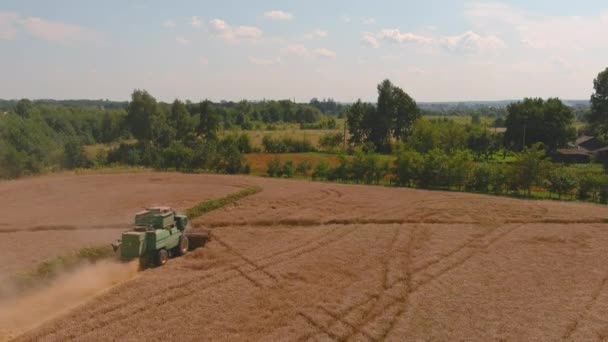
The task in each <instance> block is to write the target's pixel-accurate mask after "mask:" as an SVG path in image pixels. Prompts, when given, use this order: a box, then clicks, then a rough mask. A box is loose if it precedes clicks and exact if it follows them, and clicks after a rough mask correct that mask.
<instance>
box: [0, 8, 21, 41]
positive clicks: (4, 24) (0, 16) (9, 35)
mask: <svg viewBox="0 0 608 342" xmlns="http://www.w3.org/2000/svg"><path fill="white" fill-rule="evenodd" d="M18 20H19V16H18V15H17V13H13V12H0V40H12V39H15V37H17V21H18Z"/></svg>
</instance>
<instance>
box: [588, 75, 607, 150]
mask: <svg viewBox="0 0 608 342" xmlns="http://www.w3.org/2000/svg"><path fill="white" fill-rule="evenodd" d="M593 88H594V89H595V92H594V93H593V95H591V112H590V113H589V116H588V121H589V124H590V125H591V126H592V127H595V128H596V130H597V131H598V132H599V133H600V134H602V135H603V137H604V138H607V137H608V68H606V69H605V70H604V71H602V72H600V73H599V74H598V75H597V77H596V78H595V79H594V80H593Z"/></svg>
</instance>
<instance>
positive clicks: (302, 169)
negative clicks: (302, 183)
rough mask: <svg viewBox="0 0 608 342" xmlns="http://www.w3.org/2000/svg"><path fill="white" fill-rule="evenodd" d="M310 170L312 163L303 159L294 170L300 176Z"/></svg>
mask: <svg viewBox="0 0 608 342" xmlns="http://www.w3.org/2000/svg"><path fill="white" fill-rule="evenodd" d="M310 170H312V163H311V162H310V160H306V159H304V160H302V161H301V162H299V163H298V165H297V166H296V172H297V173H298V174H300V175H302V176H306V175H307V174H308V172H310Z"/></svg>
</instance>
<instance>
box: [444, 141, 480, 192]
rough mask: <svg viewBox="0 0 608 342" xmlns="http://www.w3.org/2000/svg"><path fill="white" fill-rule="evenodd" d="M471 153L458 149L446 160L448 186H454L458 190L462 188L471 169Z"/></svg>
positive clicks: (472, 165)
mask: <svg viewBox="0 0 608 342" xmlns="http://www.w3.org/2000/svg"><path fill="white" fill-rule="evenodd" d="M473 167H474V164H473V155H472V154H471V152H469V151H467V150H458V151H456V152H455V153H454V155H452V156H451V157H450V158H449V160H448V170H447V171H448V172H447V173H448V180H447V182H448V186H456V188H458V190H460V189H462V188H463V187H464V186H465V184H466V182H467V180H468V179H469V173H470V172H471V170H473Z"/></svg>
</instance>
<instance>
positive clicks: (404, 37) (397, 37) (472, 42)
mask: <svg viewBox="0 0 608 342" xmlns="http://www.w3.org/2000/svg"><path fill="white" fill-rule="evenodd" d="M361 40H362V42H363V43H364V44H366V45H368V46H370V47H373V48H378V47H379V46H380V42H381V41H386V42H390V43H395V44H414V45H419V46H424V47H429V48H441V49H445V50H448V51H452V52H465V53H473V52H482V51H490V50H496V49H501V48H504V47H505V46H506V44H505V42H504V41H503V40H502V39H500V38H499V37H497V36H495V35H480V34H477V33H475V32H473V31H467V32H465V33H463V34H461V35H457V36H425V35H419V34H415V33H411V32H401V31H400V30H399V29H381V30H380V31H379V32H378V33H376V34H373V33H370V32H364V33H363V35H362V37H361Z"/></svg>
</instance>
